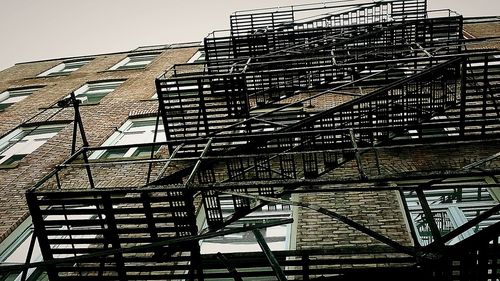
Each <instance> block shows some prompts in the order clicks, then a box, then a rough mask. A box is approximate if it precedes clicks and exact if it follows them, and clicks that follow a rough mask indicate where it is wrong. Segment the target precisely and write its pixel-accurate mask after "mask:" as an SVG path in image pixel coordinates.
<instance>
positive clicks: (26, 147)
mask: <svg viewBox="0 0 500 281" xmlns="http://www.w3.org/2000/svg"><path fill="white" fill-rule="evenodd" d="M65 126H66V124H56V125H41V126H37V127H21V128H18V129H16V130H14V131H13V132H11V133H9V134H7V135H6V136H5V137H3V138H1V139H0V156H3V157H2V158H1V159H0V165H2V164H3V163H5V162H6V161H7V160H8V159H10V158H12V157H14V156H16V155H24V156H26V155H29V154H31V153H33V152H34V151H35V150H37V149H38V148H39V147H40V146H42V145H43V144H45V143H46V142H47V141H48V140H49V139H51V138H52V137H54V136H56V135H57V134H58V133H59V132H60V131H61V130H62V129H63V128H64V127H65ZM44 129H58V130H57V131H55V132H53V131H49V132H46V133H43V131H42V133H40V131H41V130H44ZM37 131H38V132H37ZM24 156H23V157H24ZM15 162H17V161H15Z"/></svg>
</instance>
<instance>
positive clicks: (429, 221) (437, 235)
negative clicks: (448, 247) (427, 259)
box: [415, 187, 444, 247]
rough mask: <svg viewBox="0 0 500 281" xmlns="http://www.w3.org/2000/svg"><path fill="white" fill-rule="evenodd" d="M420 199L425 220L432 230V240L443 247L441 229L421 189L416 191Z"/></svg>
mask: <svg viewBox="0 0 500 281" xmlns="http://www.w3.org/2000/svg"><path fill="white" fill-rule="evenodd" d="M415 192H416V194H417V197H418V201H419V202H420V206H422V210H423V211H424V216H425V220H426V221H427V224H428V225H429V228H430V229H431V233H432V238H433V240H434V241H435V242H436V244H437V245H438V247H442V246H443V245H444V244H443V241H442V239H441V233H440V232H439V228H438V226H437V224H436V221H435V220H434V216H433V215H432V211H431V208H430V207H429V203H428V202H427V199H426V198H425V194H424V192H423V191H422V189H421V188H420V187H418V188H417V190H416V191H415Z"/></svg>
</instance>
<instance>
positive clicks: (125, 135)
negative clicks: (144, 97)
mask: <svg viewBox="0 0 500 281" xmlns="http://www.w3.org/2000/svg"><path fill="white" fill-rule="evenodd" d="M140 122H146V124H147V123H150V124H151V125H148V126H134V125H137V124H138V123H140ZM155 124H156V117H146V118H131V119H128V120H127V121H126V122H125V123H124V124H123V125H122V126H120V128H118V129H117V130H116V131H115V132H114V133H113V134H112V135H111V137H109V138H108V139H107V140H106V141H105V142H104V143H103V144H102V146H115V145H134V144H143V143H153V138H154V131H155ZM134 135H135V136H136V137H137V138H136V139H132V138H131V136H134ZM165 141H166V135H165V129H164V127H163V125H162V122H161V120H160V123H159V124H158V132H157V136H156V142H155V143H158V142H165ZM138 149H139V148H138V147H134V146H132V147H130V148H128V149H127V151H126V152H125V153H124V155H123V156H121V157H119V158H127V157H134V156H133V155H134V153H136V152H137V150H138ZM105 153H106V150H101V151H96V152H95V153H93V154H92V155H91V156H90V157H89V159H99V158H102V157H103V156H104V155H105Z"/></svg>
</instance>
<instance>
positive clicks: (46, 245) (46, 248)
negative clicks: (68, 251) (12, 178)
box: [26, 192, 59, 281]
mask: <svg viewBox="0 0 500 281" xmlns="http://www.w3.org/2000/svg"><path fill="white" fill-rule="evenodd" d="M26 201H27V203H28V208H29V211H30V214H31V220H32V222H33V226H34V230H33V235H34V236H36V238H37V239H38V245H39V247H40V251H41V252H42V256H43V260H44V261H52V260H54V257H53V256H52V250H51V248H50V242H49V240H48V238H47V233H46V229H45V224H44V221H43V216H42V211H41V210H40V206H39V204H38V200H37V196H36V194H34V193H33V192H27V193H26ZM46 269H47V275H48V276H49V279H50V280H51V281H55V280H56V281H57V280H59V275H58V274H57V271H56V268H55V266H54V265H49V266H47V268H46Z"/></svg>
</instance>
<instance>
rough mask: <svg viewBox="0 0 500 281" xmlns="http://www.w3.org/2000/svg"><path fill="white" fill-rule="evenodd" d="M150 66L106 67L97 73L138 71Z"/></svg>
mask: <svg viewBox="0 0 500 281" xmlns="http://www.w3.org/2000/svg"><path fill="white" fill-rule="evenodd" d="M148 66H149V65H148ZM148 66H143V67H136V68H123V69H106V70H101V71H98V72H97V73H109V72H118V71H119V72H121V71H137V70H145V69H148Z"/></svg>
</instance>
